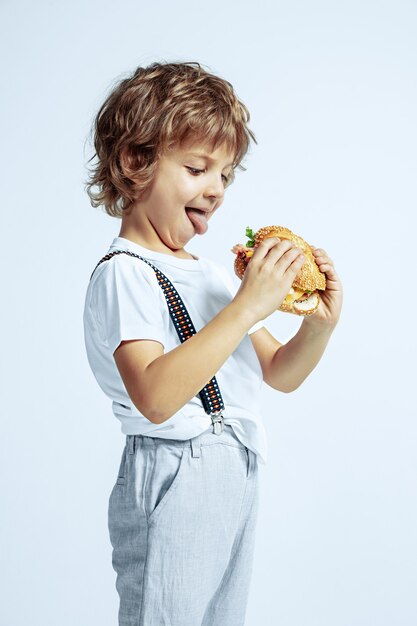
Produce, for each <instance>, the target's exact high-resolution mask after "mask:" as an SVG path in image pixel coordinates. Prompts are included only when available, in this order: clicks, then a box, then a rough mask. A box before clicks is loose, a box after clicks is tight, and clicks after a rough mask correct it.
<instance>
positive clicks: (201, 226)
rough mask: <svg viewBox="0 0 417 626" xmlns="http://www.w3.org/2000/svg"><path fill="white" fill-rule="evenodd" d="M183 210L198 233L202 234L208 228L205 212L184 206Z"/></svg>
mask: <svg viewBox="0 0 417 626" xmlns="http://www.w3.org/2000/svg"><path fill="white" fill-rule="evenodd" d="M185 211H186V213H187V215H188V218H189V220H190V222H191V223H192V224H193V226H194V228H195V232H196V233H197V234H198V235H203V234H204V233H205V232H207V230H208V223H207V218H206V215H205V213H203V211H199V210H198V209H192V208H188V207H185Z"/></svg>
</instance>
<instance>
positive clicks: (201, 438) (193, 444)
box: [126, 424, 257, 478]
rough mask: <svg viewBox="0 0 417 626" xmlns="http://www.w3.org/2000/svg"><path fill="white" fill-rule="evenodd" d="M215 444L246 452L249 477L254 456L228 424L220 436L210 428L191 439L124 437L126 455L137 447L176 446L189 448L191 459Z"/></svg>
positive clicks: (253, 465)
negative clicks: (205, 447) (202, 449)
mask: <svg viewBox="0 0 417 626" xmlns="http://www.w3.org/2000/svg"><path fill="white" fill-rule="evenodd" d="M216 444H220V445H227V446H232V447H233V448H240V449H241V450H244V451H245V452H246V458H247V461H246V462H247V474H246V475H247V477H248V478H249V476H251V475H252V474H253V472H254V470H255V467H256V466H257V458H256V454H255V453H254V452H252V450H249V449H248V448H247V447H246V446H245V445H244V444H243V443H242V442H241V441H240V440H239V439H238V438H237V436H236V435H235V433H234V431H233V428H232V427H231V426H230V424H224V427H223V431H222V432H221V433H220V435H217V434H215V433H214V432H213V429H212V426H210V428H209V429H208V430H207V431H204V432H203V433H201V434H200V435H197V436H196V437H192V438H191V439H184V440H182V439H165V438H163V437H149V436H146V435H126V449H127V453H128V454H135V450H136V449H137V448H138V446H144V447H156V446H160V445H162V446H163V445H169V446H177V447H179V448H185V447H189V448H190V449H191V456H192V458H196V459H198V458H200V457H201V448H202V447H203V446H213V445H216Z"/></svg>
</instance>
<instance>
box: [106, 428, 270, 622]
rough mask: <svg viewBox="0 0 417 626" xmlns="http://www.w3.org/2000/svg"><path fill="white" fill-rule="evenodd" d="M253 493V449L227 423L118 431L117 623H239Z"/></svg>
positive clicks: (111, 514) (112, 514)
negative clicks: (184, 430)
mask: <svg viewBox="0 0 417 626" xmlns="http://www.w3.org/2000/svg"><path fill="white" fill-rule="evenodd" d="M258 500H259V497H258V462H257V458H256V454H254V453H253V452H252V451H251V450H249V449H248V448H247V447H246V446H244V445H243V444H242V443H241V442H240V441H239V439H238V438H237V437H236V435H235V434H234V432H233V430H232V427H231V426H229V425H225V426H224V429H223V432H222V433H221V434H220V435H216V434H214V433H213V431H212V427H211V426H210V429H209V430H207V431H204V432H203V433H202V434H201V435H198V436H197V437H193V438H192V439H186V440H183V441H182V440H178V439H162V438H154V437H146V436H143V435H126V445H125V448H124V450H123V454H122V459H121V463H120V469H119V474H118V477H117V480H116V483H115V485H114V487H113V489H112V491H111V494H110V499H109V509H108V525H109V534H110V541H111V544H112V547H113V551H112V564H113V568H114V570H115V571H116V573H117V577H116V589H117V592H118V594H119V596H120V605H119V626H243V625H244V623H245V613H246V606H247V598H248V592H249V588H250V580H251V574H252V564H253V554H254V542H255V528H256V520H257V511H258Z"/></svg>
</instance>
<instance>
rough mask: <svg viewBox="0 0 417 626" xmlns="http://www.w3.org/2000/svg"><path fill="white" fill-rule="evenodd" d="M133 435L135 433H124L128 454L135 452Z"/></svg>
mask: <svg viewBox="0 0 417 626" xmlns="http://www.w3.org/2000/svg"><path fill="white" fill-rule="evenodd" d="M135 437H136V435H126V446H127V451H128V454H135Z"/></svg>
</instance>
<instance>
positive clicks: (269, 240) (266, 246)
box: [252, 237, 281, 259]
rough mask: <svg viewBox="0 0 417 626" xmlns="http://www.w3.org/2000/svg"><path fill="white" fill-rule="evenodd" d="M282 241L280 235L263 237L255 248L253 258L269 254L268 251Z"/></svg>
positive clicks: (260, 257)
mask: <svg viewBox="0 0 417 626" xmlns="http://www.w3.org/2000/svg"><path fill="white" fill-rule="evenodd" d="M280 241H281V240H280V239H279V238H278V237H265V239H262V241H261V243H260V244H259V246H257V247H256V248H255V251H254V253H253V256H252V259H262V258H263V257H265V256H266V255H267V254H268V251H269V250H270V249H271V248H273V247H274V246H275V245H277V243H278V242H280Z"/></svg>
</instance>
